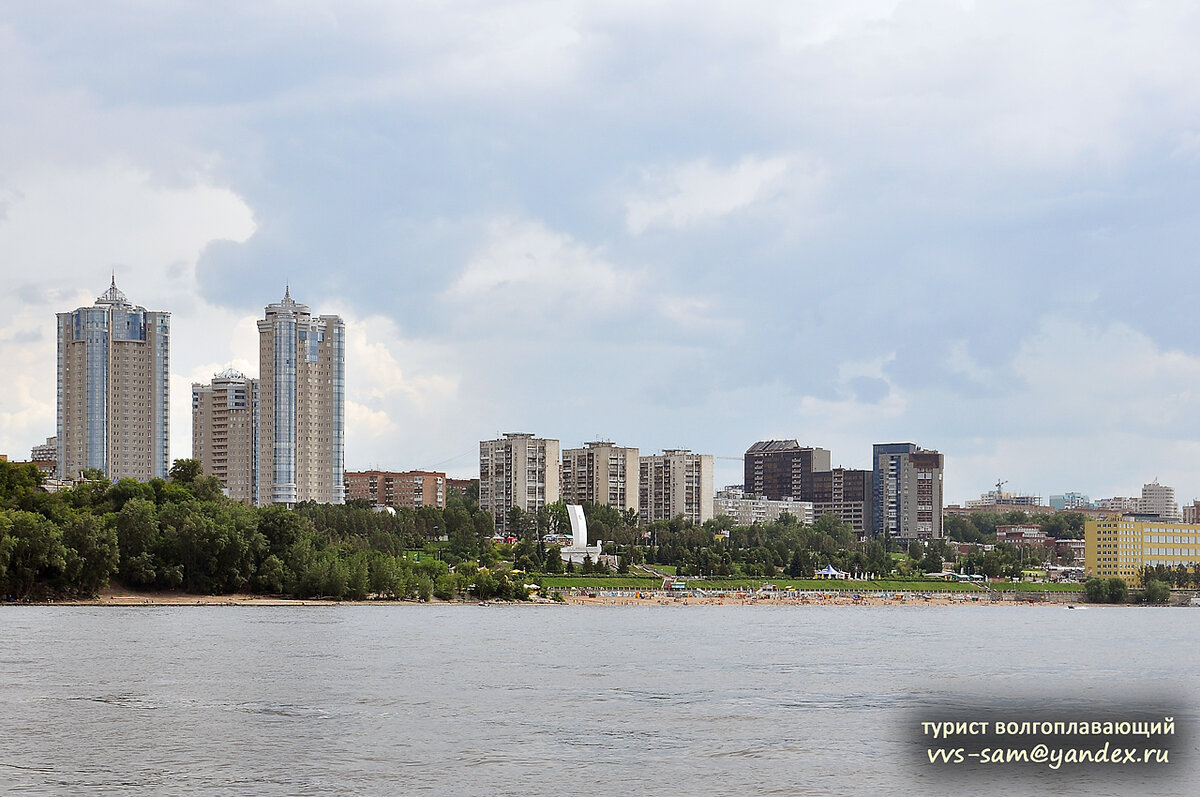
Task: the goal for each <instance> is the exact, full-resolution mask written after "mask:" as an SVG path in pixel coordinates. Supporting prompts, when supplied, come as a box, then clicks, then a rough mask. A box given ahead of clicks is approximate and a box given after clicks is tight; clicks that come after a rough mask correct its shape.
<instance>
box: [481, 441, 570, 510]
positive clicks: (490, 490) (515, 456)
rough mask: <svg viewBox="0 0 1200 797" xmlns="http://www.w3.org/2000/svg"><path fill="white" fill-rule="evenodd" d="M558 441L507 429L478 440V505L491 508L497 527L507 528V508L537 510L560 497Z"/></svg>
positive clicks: (484, 508) (485, 508) (486, 508)
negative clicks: (501, 433)
mask: <svg viewBox="0 0 1200 797" xmlns="http://www.w3.org/2000/svg"><path fill="white" fill-rule="evenodd" d="M558 451H559V449H558V441H557V440H551V439H548V438H543V437H534V436H533V435H532V434H528V433H525V432H508V433H506V434H505V435H504V437H502V438H500V439H499V440H482V441H480V443H479V507H480V509H483V510H485V511H487V512H491V514H492V519H493V521H494V522H495V525H496V531H498V532H500V533H505V532H506V531H507V530H508V512H509V510H510V509H512V508H513V507H519V508H520V509H523V510H525V511H526V512H536V511H537V510H538V509H539V508H541V507H543V506H545V505H546V504H552V503H554V502H555V501H557V500H558V499H559V489H558Z"/></svg>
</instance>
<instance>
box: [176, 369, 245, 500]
mask: <svg viewBox="0 0 1200 797" xmlns="http://www.w3.org/2000/svg"><path fill="white" fill-rule="evenodd" d="M258 401H259V396H258V380H257V379H251V378H250V377H247V376H246V375H245V374H241V373H239V372H237V371H235V370H233V369H228V370H225V371H222V372H221V373H219V374H217V375H216V376H214V377H213V379H212V382H210V383H208V384H204V383H202V382H193V383H192V457H193V458H195V459H197V460H199V461H200V465H201V466H202V467H203V468H204V472H205V473H207V474H209V475H211V476H215V477H217V478H218V479H220V480H221V484H222V485H224V487H225V492H226V494H227V495H228V496H229V497H230V498H233V499H234V500H236V501H241V502H242V503H244V504H249V505H251V506H255V505H257V504H258V503H259V499H258Z"/></svg>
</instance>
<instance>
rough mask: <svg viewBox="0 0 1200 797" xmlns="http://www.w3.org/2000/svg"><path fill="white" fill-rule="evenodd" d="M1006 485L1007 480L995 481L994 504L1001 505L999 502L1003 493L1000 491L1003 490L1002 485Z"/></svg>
mask: <svg viewBox="0 0 1200 797" xmlns="http://www.w3.org/2000/svg"><path fill="white" fill-rule="evenodd" d="M1006 484H1008V479H1005V480H1004V481H1001V480H1000V479H996V503H997V504H999V503H1001V501H1002V500H1003V498H1004V493H1003V492H1002V490H1003V489H1004V485H1006Z"/></svg>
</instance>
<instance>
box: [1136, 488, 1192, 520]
mask: <svg viewBox="0 0 1200 797" xmlns="http://www.w3.org/2000/svg"><path fill="white" fill-rule="evenodd" d="M1137 511H1138V514H1139V515H1151V516H1154V517H1159V518H1162V519H1163V520H1174V521H1180V520H1182V519H1183V514H1182V513H1181V512H1180V511H1179V504H1177V503H1176V502H1175V488H1174V487H1168V486H1167V485H1165V484H1159V483H1158V482H1157V481H1153V482H1150V483H1149V484H1146V485H1143V486H1142V499H1141V500H1140V501H1138V508H1137Z"/></svg>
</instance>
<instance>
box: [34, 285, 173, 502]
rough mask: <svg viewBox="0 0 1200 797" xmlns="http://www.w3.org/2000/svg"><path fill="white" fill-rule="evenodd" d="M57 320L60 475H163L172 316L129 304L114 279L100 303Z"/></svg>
mask: <svg viewBox="0 0 1200 797" xmlns="http://www.w3.org/2000/svg"><path fill="white" fill-rule="evenodd" d="M57 318H58V419H57V423H58V447H57V452H56V453H57V461H58V469H57V474H58V477H59V478H72V477H75V476H77V475H78V474H79V473H80V471H82V470H83V469H85V468H99V469H101V470H103V471H104V474H105V476H107V477H108V478H110V479H124V478H132V479H138V480H139V481H147V480H149V479H152V478H154V477H159V478H165V477H166V475H167V471H168V469H169V467H170V464H169V456H170V454H169V450H168V435H169V417H170V416H169V411H170V396H169V388H170V378H169V373H170V348H169V347H170V336H171V314H170V313H164V312H150V311H147V310H146V308H144V307H136V306H134V305H132V304H130V302H129V300H128V299H127V298H126V297H125V294H124V293H122V292H121V291H120V290H118V289H117V281H116V278H115V277H114V278H113V281H112V284H111V285H110V286H109V288H108V290H107V291H105V292H104V293H103V294H102V295H101V296H99V297H98V298H97V299H96V303H95V305H93V306H92V307H80V308H78V309H77V310H75V311H74V312H70V313H58V314H57Z"/></svg>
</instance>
